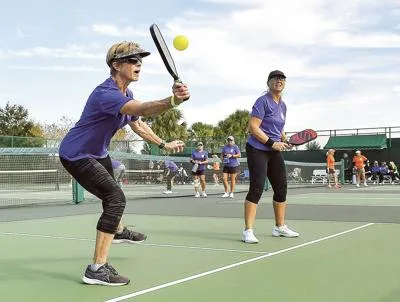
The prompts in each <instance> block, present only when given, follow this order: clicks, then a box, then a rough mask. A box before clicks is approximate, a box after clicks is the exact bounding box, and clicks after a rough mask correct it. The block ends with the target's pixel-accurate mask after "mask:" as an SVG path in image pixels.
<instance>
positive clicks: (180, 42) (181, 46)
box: [174, 35, 189, 51]
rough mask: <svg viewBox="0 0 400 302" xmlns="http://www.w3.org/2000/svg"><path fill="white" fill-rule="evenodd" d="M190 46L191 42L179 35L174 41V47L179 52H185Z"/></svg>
mask: <svg viewBox="0 0 400 302" xmlns="http://www.w3.org/2000/svg"><path fill="white" fill-rule="evenodd" d="M188 46H189V40H188V38H186V37H185V36H182V35H179V36H176V37H175V39H174V47H175V48H176V49H177V50H180V51H182V50H185V49H186V48H187V47H188Z"/></svg>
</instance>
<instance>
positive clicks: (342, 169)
mask: <svg viewBox="0 0 400 302" xmlns="http://www.w3.org/2000/svg"><path fill="white" fill-rule="evenodd" d="M339 169H340V184H341V185H344V182H345V177H344V176H345V175H344V159H343V158H342V159H341V160H340V168H339Z"/></svg>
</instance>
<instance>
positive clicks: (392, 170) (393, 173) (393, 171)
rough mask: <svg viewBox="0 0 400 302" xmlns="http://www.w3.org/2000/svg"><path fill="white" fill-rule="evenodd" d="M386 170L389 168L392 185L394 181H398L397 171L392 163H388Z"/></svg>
mask: <svg viewBox="0 0 400 302" xmlns="http://www.w3.org/2000/svg"><path fill="white" fill-rule="evenodd" d="M388 168H389V174H390V177H391V178H392V181H391V183H392V185H393V184H394V182H395V181H396V180H398V179H400V176H399V171H398V170H397V166H396V165H395V164H394V162H392V161H390V162H389V167H388Z"/></svg>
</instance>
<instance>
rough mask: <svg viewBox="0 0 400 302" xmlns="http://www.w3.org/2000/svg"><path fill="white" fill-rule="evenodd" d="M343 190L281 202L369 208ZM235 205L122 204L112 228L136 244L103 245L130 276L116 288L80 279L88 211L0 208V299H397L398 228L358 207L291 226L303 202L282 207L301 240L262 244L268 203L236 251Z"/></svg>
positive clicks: (238, 208) (87, 256)
mask: <svg viewBox="0 0 400 302" xmlns="http://www.w3.org/2000/svg"><path fill="white" fill-rule="evenodd" d="M350 189H351V188H347V189H346V188H345V189H344V191H343V192H329V193H326V192H325V191H323V189H320V190H315V191H313V190H311V191H309V192H308V193H307V192H306V191H303V190H299V191H297V190H293V191H291V192H290V200H293V201H294V202H295V201H296V200H301V199H302V198H299V196H303V195H306V196H307V195H308V196H309V197H310V198H311V199H310V200H317V196H319V195H318V194H321V196H320V197H319V199H320V200H323V199H324V198H323V196H325V197H326V196H329V197H330V200H332V201H333V202H334V203H333V204H340V203H342V202H343V200H344V197H345V195H344V194H345V193H347V195H348V196H349V197H351V198H355V197H357V196H358V197H359V200H364V202H358V203H357V204H356V203H355V204H354V205H355V207H357V208H358V209H359V213H360V215H361V216H362V213H363V211H365V209H366V208H368V209H371V207H369V206H368V201H367V199H365V197H364V196H365V191H359V192H350V191H349V190H350ZM371 192H372V190H371ZM382 192H383V191H382ZM313 194H316V195H315V196H314V197H312V196H313ZM391 194H394V193H393V192H387V193H382V194H380V196H383V197H385V196H386V195H387V197H392V195H391ZM269 195H270V193H267V194H265V197H263V198H264V199H265V198H268V199H269ZM367 195H368V194H367ZM244 197H245V194H237V197H236V199H237V200H236V199H235V200H230V201H228V200H227V201H226V203H223V202H221V201H220V200H219V199H218V197H217V196H215V197H213V196H211V197H209V198H207V199H193V198H176V199H174V198H165V199H157V200H152V199H149V200H145V201H137V202H128V206H127V210H126V212H127V214H126V215H125V216H124V223H125V224H127V225H135V228H136V229H137V230H139V231H143V232H145V233H146V234H148V239H147V241H146V242H145V243H143V244H117V245H113V246H112V247H111V253H110V259H109V262H110V263H111V264H112V265H113V266H114V267H115V268H116V269H117V270H118V271H119V272H120V273H121V274H123V275H126V276H128V277H129V278H130V279H131V283H130V284H129V285H127V286H123V287H104V286H88V285H84V284H82V282H81V277H82V274H83V272H84V270H85V268H86V266H87V265H88V264H89V263H90V262H91V256H92V253H93V248H94V236H95V225H96V223H97V219H98V216H99V214H98V212H99V211H100V209H101V205H100V204H98V203H96V204H90V205H88V204H87V205H84V204H82V205H79V206H75V205H68V206H66V205H64V206H58V207H57V206H55V207H42V208H38V207H34V208H21V209H4V210H2V211H3V215H4V217H3V218H2V216H0V221H2V222H0V239H1V242H2V244H1V249H0V257H1V258H0V259H1V260H0V267H1V270H0V291H1V298H0V301H88V302H89V301H110V302H111V301H115V302H116V301H250V300H252V301H297V302H306V301H307V302H312V301H318V302H320V301H328V302H330V301H332V302H333V301H335V302H337V301H343V302H344V301H349V302H350V301H351V302H355V301H360V302H361V301H362V302H373V301H374V302H375V301H382V302H392V301H393V302H394V301H399V297H400V283H399V278H398V272H399V271H400V263H399V261H398V254H399V250H400V242H399V240H398V234H399V232H400V224H398V220H396V219H393V223H380V222H379V221H377V220H376V219H375V218H376V217H374V215H371V214H370V213H371V210H369V211H367V212H365V215H364V216H363V218H364V219H363V220H362V221H361V220H358V219H354V220H351V219H348V218H347V216H340V214H339V213H340V211H336V212H334V211H333V212H334V213H335V214H332V213H331V215H332V216H331V219H330V220H327V219H324V220H325V221H322V220H320V218H319V217H320V215H318V211H319V212H320V213H321V216H322V213H323V212H324V211H325V212H326V211H327V208H326V207H324V206H322V205H319V204H317V203H316V204H315V205H314V207H315V211H317V212H315V213H313V214H312V215H314V216H313V217H314V218H312V219H302V218H301V216H304V215H303V214H302V213H301V211H302V210H301V208H302V207H304V208H305V209H308V208H307V205H305V204H297V205H293V206H292V207H290V205H289V208H288V211H289V213H290V215H289V216H290V219H289V220H288V224H289V226H290V227H292V228H293V229H295V230H297V231H299V232H300V233H301V236H300V237H299V238H274V237H272V236H271V227H272V226H273V221H272V220H271V219H270V218H271V214H272V213H271V211H272V210H271V205H268V204H265V203H264V204H260V207H259V208H260V211H259V215H258V218H257V222H256V229H255V231H256V234H257V237H258V238H259V240H260V243H259V244H255V245H247V244H244V243H242V242H241V241H240V239H241V231H242V229H243V219H242V217H241V216H242V211H243V208H242V204H241V203H242V202H243V199H244ZM288 200H289V199H288ZM349 200H352V199H348V200H347V201H349ZM390 200H392V199H390V198H388V199H387V200H386V201H383V202H382V204H388V201H390ZM236 201H237V202H236ZM240 201H241V203H240ZM365 206H367V207H365ZM70 207H72V208H70ZM339 207H343V211H345V210H346V209H347V208H346V205H343V206H340V205H339ZM368 209H367V210H368ZM376 209H377V207H372V210H376ZM397 209H398V207H397V206H396V205H392V206H391V205H390V204H388V206H386V207H385V208H384V210H385V212H384V213H383V214H385V213H387V214H388V215H387V217H390V215H389V213H392V214H393V212H394V211H396V210H397ZM27 213H30V215H31V216H30V217H29V218H28V217H27ZM173 213H175V214H173ZM372 213H374V212H372ZM325 215H327V214H326V213H325ZM368 215H370V217H369V216H368ZM380 215H382V213H380ZM5 216H7V217H8V218H7V219H6V218H5ZM369 218H370V219H369Z"/></svg>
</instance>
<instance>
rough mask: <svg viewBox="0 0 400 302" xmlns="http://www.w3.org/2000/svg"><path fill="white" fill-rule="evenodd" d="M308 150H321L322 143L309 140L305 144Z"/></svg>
mask: <svg viewBox="0 0 400 302" xmlns="http://www.w3.org/2000/svg"><path fill="white" fill-rule="evenodd" d="M305 148H306V150H321V145H320V144H319V143H318V142H317V141H312V142H309V143H307V144H306V145H305Z"/></svg>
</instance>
